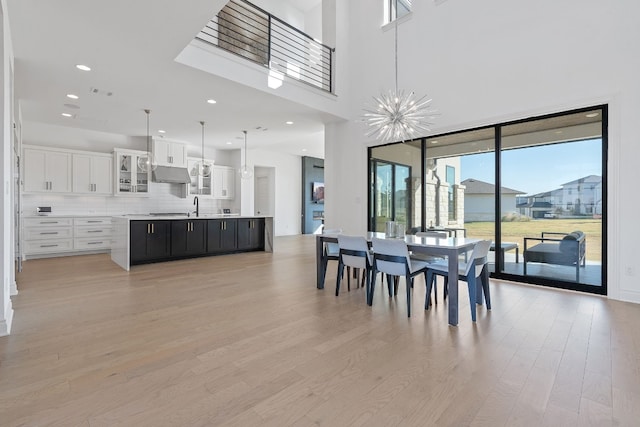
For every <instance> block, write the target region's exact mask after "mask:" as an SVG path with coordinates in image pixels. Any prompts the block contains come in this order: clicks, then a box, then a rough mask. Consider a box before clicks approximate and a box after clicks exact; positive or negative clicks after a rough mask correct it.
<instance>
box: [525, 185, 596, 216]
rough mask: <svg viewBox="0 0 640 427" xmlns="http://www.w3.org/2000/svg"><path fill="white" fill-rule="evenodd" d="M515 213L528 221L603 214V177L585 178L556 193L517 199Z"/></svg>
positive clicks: (555, 191) (538, 194)
mask: <svg viewBox="0 0 640 427" xmlns="http://www.w3.org/2000/svg"><path fill="white" fill-rule="evenodd" d="M517 208H518V212H520V213H521V214H522V215H526V216H529V217H531V218H559V217H565V218H566V217H572V216H574V217H575V216H593V217H599V216H601V215H602V177H601V176H599V175H588V176H585V177H582V178H579V179H576V180H573V181H570V182H567V183H564V184H562V185H561V186H560V188H557V189H555V190H551V191H545V192H543V193H537V194H533V195H531V196H524V197H519V198H518V203H517Z"/></svg>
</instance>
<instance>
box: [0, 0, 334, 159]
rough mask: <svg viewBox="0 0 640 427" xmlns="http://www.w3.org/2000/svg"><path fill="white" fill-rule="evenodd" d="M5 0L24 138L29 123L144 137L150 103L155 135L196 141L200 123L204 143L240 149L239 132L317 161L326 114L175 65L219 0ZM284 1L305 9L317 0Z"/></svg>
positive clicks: (253, 142) (321, 151)
mask: <svg viewBox="0 0 640 427" xmlns="http://www.w3.org/2000/svg"><path fill="white" fill-rule="evenodd" d="M7 2H8V15H9V20H10V27H11V33H12V39H13V40H12V41H13V47H14V55H15V76H16V77H15V84H16V95H17V97H18V98H19V100H20V102H21V109H22V118H23V123H24V128H25V130H24V134H25V136H28V135H29V123H33V122H40V123H46V124H51V125H58V126H68V127H75V128H82V129H89V130H94V131H101V132H109V133H115V134H121V135H127V136H144V135H145V134H146V117H145V113H144V112H143V110H144V109H145V108H149V109H151V110H152V113H151V134H152V135H153V136H159V134H158V132H157V131H158V130H160V129H162V130H165V131H166V134H164V136H165V137H166V138H167V139H172V140H179V141H186V142H189V143H190V144H192V145H194V146H197V147H199V146H200V143H201V128H200V124H199V123H198V122H199V121H200V120H204V121H205V122H206V123H207V125H206V135H207V137H206V145H207V147H215V148H218V149H229V148H239V144H240V143H241V139H239V138H240V137H241V135H242V132H241V131H242V130H243V129H247V130H249V141H250V144H251V145H252V146H253V147H259V148H265V149H269V150H276V151H282V152H287V153H291V154H296V155H310V156H314V157H324V148H323V140H324V123H326V122H327V121H328V120H329V118H328V117H327V116H326V115H323V114H321V113H319V112H318V111H315V110H312V109H310V108H308V107H305V106H304V105H301V104H298V103H294V102H290V101H287V100H284V99H282V98H280V97H277V96H274V95H271V94H269V93H266V92H262V91H257V90H254V89H251V88H248V87H246V86H243V85H240V84H237V83H234V82H231V81H229V80H225V79H222V78H220V77H216V76H213V75H210V74H208V73H205V72H202V71H199V70H196V69H192V68H190V67H187V66H185V65H182V64H179V63H177V62H175V61H174V58H175V57H176V56H177V55H178V54H179V53H180V52H181V51H182V49H183V48H184V47H185V46H186V45H187V44H188V43H189V42H190V41H191V40H192V39H193V38H194V36H195V35H196V34H197V33H198V31H200V30H201V29H202V28H203V27H204V25H205V24H206V22H207V21H208V20H209V19H210V18H211V17H212V16H213V15H214V14H215V13H216V12H217V9H216V7H217V8H218V9H219V8H220V7H221V6H222V5H223V4H224V3H225V2H224V1H221V0H190V1H189V2H183V1H179V0H136V1H131V0H110V1H87V0H64V1H41V0H7ZM290 3H291V4H292V5H294V6H295V7H297V8H299V10H301V11H305V10H308V9H310V8H312V7H313V6H315V5H317V4H318V0H291V2H290ZM76 64H86V65H88V66H90V67H91V71H88V72H86V71H80V70H78V69H76V68H75V66H76ZM94 89H97V92H98V93H97V94H96V93H93V92H92V90H94ZM108 92H111V93H112V95H111V96H107V93H108ZM67 94H75V95H78V96H79V99H77V100H72V99H69V98H67V96H66V95H67ZM207 99H215V100H216V101H217V103H216V104H214V105H211V104H208V103H207V102H206V100H207ZM65 104H67V105H65ZM62 113H70V114H72V115H73V117H70V118H68V117H63V116H62ZM287 121H292V122H294V124H293V125H287V124H285V122H287ZM257 127H262V128H267V129H268V130H267V131H257V130H256V128H257ZM227 142H232V144H231V145H228V144H227ZM303 150H306V151H303Z"/></svg>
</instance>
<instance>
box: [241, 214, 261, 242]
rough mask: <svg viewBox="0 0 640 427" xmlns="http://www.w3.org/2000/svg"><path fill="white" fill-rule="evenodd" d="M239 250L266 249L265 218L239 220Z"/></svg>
mask: <svg viewBox="0 0 640 427" xmlns="http://www.w3.org/2000/svg"><path fill="white" fill-rule="evenodd" d="M238 249H240V250H252V249H264V218H241V219H238Z"/></svg>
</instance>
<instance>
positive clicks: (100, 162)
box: [72, 153, 113, 195]
mask: <svg viewBox="0 0 640 427" xmlns="http://www.w3.org/2000/svg"><path fill="white" fill-rule="evenodd" d="M72 160H73V192H74V193H83V194H101V195H104V194H111V193H112V192H113V156H110V155H108V154H105V155H100V154H76V153H74V154H73V158H72Z"/></svg>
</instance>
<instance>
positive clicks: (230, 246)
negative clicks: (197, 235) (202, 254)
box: [207, 219, 237, 253]
mask: <svg viewBox="0 0 640 427" xmlns="http://www.w3.org/2000/svg"><path fill="white" fill-rule="evenodd" d="M207 227H208V229H207V252H209V253H215V252H230V251H234V250H236V229H237V220H235V219H210V220H209V224H208V225H207Z"/></svg>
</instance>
